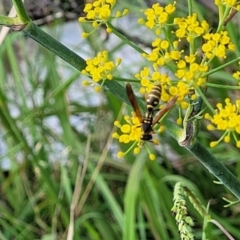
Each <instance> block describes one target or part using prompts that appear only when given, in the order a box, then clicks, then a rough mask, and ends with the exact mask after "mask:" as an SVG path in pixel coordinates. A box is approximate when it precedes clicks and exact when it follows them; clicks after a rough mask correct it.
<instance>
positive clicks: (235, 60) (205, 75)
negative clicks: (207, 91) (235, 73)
mask: <svg viewBox="0 0 240 240" xmlns="http://www.w3.org/2000/svg"><path fill="white" fill-rule="evenodd" d="M239 60H240V57H237V58H235V59H233V60H231V61H229V62H227V63H225V64H222V65H220V66H219V67H217V68H214V69H213V70H211V71H209V72H206V73H205V74H203V75H202V77H203V78H204V77H207V76H209V75H211V74H213V73H215V72H218V71H219V70H221V69H223V68H225V67H227V66H229V65H231V64H232V63H235V62H237V61H239Z"/></svg>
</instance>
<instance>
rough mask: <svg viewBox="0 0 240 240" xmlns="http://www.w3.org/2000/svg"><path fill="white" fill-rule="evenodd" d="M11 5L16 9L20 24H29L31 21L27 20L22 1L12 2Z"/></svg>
mask: <svg viewBox="0 0 240 240" xmlns="http://www.w3.org/2000/svg"><path fill="white" fill-rule="evenodd" d="M12 3H13V5H14V7H15V9H16V12H17V16H18V19H19V20H20V21H21V23H27V22H30V21H31V19H30V18H29V16H28V14H27V12H26V10H25V8H24V5H23V2H22V0H12Z"/></svg>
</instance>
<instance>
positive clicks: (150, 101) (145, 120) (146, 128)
mask: <svg viewBox="0 0 240 240" xmlns="http://www.w3.org/2000/svg"><path fill="white" fill-rule="evenodd" d="M157 86H158V87H157V88H155V87H154V88H153V90H152V91H153V92H152V91H151V92H150V93H149V94H148V95H147V100H146V101H147V109H148V111H147V113H146V114H145V115H144V116H142V114H141V111H140V108H139V106H138V103H137V99H136V97H135V95H134V92H133V90H132V86H131V84H130V83H127V85H126V92H127V96H128V99H129V102H130V103H131V105H132V107H133V110H134V112H135V114H136V116H137V117H138V119H139V122H140V123H141V124H142V125H141V127H142V131H143V134H142V136H141V140H143V141H149V142H151V140H152V134H153V133H154V131H153V127H154V126H155V125H156V124H157V123H158V122H159V120H160V119H161V118H162V117H163V116H164V115H165V114H166V113H167V112H168V111H169V110H170V109H171V108H172V107H173V106H174V104H175V102H176V101H177V96H176V97H174V98H172V99H171V100H170V101H169V102H168V103H167V105H166V106H165V107H164V108H163V109H161V110H160V111H158V113H157V114H156V115H155V117H154V118H153V112H154V107H156V106H157V105H158V103H159V101H160V95H161V91H158V90H161V86H160V85H157ZM156 89H158V90H156ZM155 91H158V95H157V94H156V92H155ZM158 96H159V99H157V98H158Z"/></svg>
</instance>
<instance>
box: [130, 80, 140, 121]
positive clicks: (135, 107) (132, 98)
mask: <svg viewBox="0 0 240 240" xmlns="http://www.w3.org/2000/svg"><path fill="white" fill-rule="evenodd" d="M126 92H127V96H128V100H129V102H130V103H131V105H132V107H133V110H134V112H135V114H136V116H137V117H138V119H139V122H142V114H141V111H140V108H139V106H138V103H137V99H136V97H135V95H134V92H133V90H132V86H131V84H130V83H127V84H126Z"/></svg>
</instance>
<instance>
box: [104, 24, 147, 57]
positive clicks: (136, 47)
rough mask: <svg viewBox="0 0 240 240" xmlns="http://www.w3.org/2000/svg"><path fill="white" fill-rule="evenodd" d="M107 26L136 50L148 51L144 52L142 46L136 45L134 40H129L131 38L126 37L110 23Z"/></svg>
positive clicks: (140, 51)
mask: <svg viewBox="0 0 240 240" xmlns="http://www.w3.org/2000/svg"><path fill="white" fill-rule="evenodd" d="M107 27H109V28H111V29H112V32H113V33H114V34H115V35H116V36H117V37H119V38H120V39H121V40H122V41H123V42H124V43H126V44H127V45H129V46H131V47H132V48H133V49H135V50H136V51H138V52H139V53H146V52H144V51H143V50H142V49H141V48H140V47H138V46H137V45H135V44H134V43H133V42H131V41H129V39H127V38H126V37H124V36H123V35H122V34H121V33H120V32H118V31H117V29H116V28H115V27H114V26H113V25H112V24H111V23H110V22H108V23H107Z"/></svg>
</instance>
